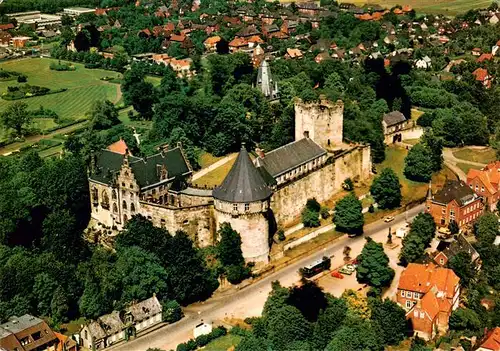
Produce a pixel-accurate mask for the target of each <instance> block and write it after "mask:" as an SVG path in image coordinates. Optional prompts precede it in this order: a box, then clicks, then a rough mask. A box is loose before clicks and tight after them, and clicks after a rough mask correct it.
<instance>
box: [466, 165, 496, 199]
mask: <svg viewBox="0 0 500 351" xmlns="http://www.w3.org/2000/svg"><path fill="white" fill-rule="evenodd" d="M474 178H479V180H480V181H481V183H483V184H484V186H485V188H486V189H487V190H488V192H489V193H490V194H495V193H496V192H497V189H498V186H499V184H500V161H495V162H492V163H490V164H488V165H486V166H485V167H484V168H483V169H481V170H479V169H473V168H471V169H469V173H467V183H470V181H472V180H473V179H474Z"/></svg>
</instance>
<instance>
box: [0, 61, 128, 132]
mask: <svg viewBox="0 0 500 351" xmlns="http://www.w3.org/2000/svg"><path fill="white" fill-rule="evenodd" d="M54 61H55V60H51V59H46V58H33V59H23V60H16V61H8V62H3V63H1V64H0V69H5V70H10V71H16V72H20V73H23V74H25V75H26V76H27V77H28V82H27V83H28V84H31V85H39V86H45V87H48V88H51V89H59V88H66V89H68V90H67V91H65V92H62V93H57V94H51V95H46V96H37V97H33V98H29V99H23V100H17V101H23V102H25V103H26V104H28V106H29V107H30V108H31V109H37V108H39V107H40V106H43V107H44V108H47V109H51V110H53V111H55V112H56V113H57V114H58V115H59V117H60V118H61V119H64V120H75V119H79V118H82V117H84V116H85V114H86V113H87V111H88V110H89V109H90V107H91V105H92V103H93V102H94V101H96V100H104V99H108V100H110V101H112V102H114V103H115V102H116V100H117V98H118V95H119V85H116V84H111V83H107V82H104V81H102V80H100V78H102V77H105V76H109V75H117V74H118V73H115V72H109V71H105V70H98V69H97V70H90V69H86V68H84V66H83V65H82V64H77V63H75V64H74V65H75V66H76V71H72V72H57V71H52V70H50V68H49V66H50V63H51V62H54ZM18 84H19V83H17V81H9V82H0V93H3V92H5V91H6V90H7V87H8V86H12V85H18ZM12 103H13V102H12V101H6V100H3V99H0V112H1V111H3V110H4V109H5V108H6V107H7V106H8V105H9V104H12ZM42 127H44V128H45V129H46V128H49V126H47V125H45V126H42Z"/></svg>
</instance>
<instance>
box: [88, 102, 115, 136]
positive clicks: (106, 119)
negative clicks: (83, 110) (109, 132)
mask: <svg viewBox="0 0 500 351" xmlns="http://www.w3.org/2000/svg"><path fill="white" fill-rule="evenodd" d="M87 117H88V118H89V120H90V126H91V128H92V129H93V130H102V129H109V128H111V127H112V126H114V125H116V124H118V123H120V120H119V119H118V111H117V109H116V108H115V105H113V103H112V102H111V101H109V100H104V101H101V100H97V101H95V102H94V103H93V104H92V107H91V109H90V111H89V112H88V114H87Z"/></svg>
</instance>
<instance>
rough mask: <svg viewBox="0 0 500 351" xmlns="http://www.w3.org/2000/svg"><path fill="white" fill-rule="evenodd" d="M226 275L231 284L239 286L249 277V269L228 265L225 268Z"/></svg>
mask: <svg viewBox="0 0 500 351" xmlns="http://www.w3.org/2000/svg"><path fill="white" fill-rule="evenodd" d="M226 274H227V280H228V281H229V282H230V283H231V284H239V283H241V281H242V280H244V279H246V278H248V277H249V276H250V269H248V267H244V266H240V265H230V266H227V267H226Z"/></svg>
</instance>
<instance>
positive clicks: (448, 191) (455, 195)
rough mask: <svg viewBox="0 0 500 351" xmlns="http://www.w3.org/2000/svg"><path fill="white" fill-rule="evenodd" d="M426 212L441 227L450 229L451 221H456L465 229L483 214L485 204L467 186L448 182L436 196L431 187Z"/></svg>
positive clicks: (459, 182)
mask: <svg viewBox="0 0 500 351" xmlns="http://www.w3.org/2000/svg"><path fill="white" fill-rule="evenodd" d="M425 211H426V212H427V213H430V214H431V216H432V217H433V218H434V222H435V223H436V225H437V226H439V227H448V225H449V224H450V222H451V221H455V222H457V224H458V226H459V228H461V229H463V228H465V227H466V226H468V225H471V224H472V223H473V222H474V221H475V220H476V219H477V218H478V217H479V216H480V215H481V214H482V213H483V203H482V199H481V197H479V196H478V195H477V194H476V193H475V192H474V191H473V190H472V189H471V188H470V187H469V186H468V185H467V184H465V183H464V182H463V181H456V180H455V181H448V182H446V184H445V185H444V186H443V188H442V189H441V190H439V191H438V192H436V193H435V194H432V189H431V187H430V185H429V193H428V196H427V202H426V210H425Z"/></svg>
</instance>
